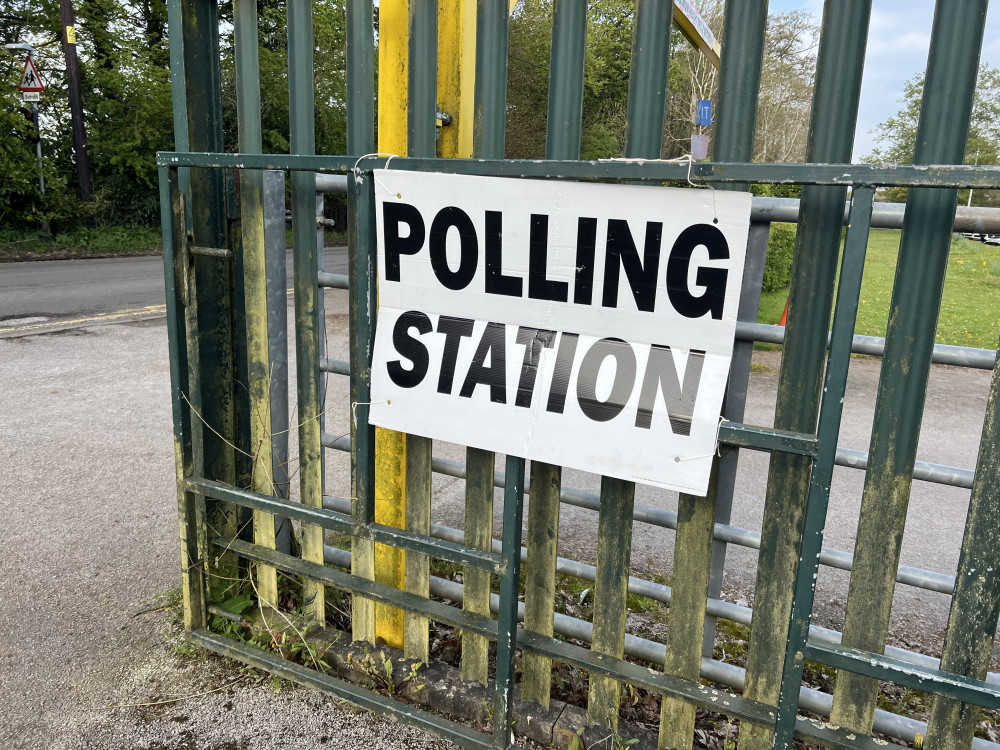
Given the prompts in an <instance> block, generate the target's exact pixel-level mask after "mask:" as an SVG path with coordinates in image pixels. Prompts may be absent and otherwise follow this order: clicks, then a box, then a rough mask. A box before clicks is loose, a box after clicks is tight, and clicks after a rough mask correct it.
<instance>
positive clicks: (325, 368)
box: [319, 357, 351, 376]
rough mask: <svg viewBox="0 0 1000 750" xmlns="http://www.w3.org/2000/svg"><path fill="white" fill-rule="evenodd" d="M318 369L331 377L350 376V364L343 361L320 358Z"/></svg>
mask: <svg viewBox="0 0 1000 750" xmlns="http://www.w3.org/2000/svg"><path fill="white" fill-rule="evenodd" d="M319 369H320V370H321V371H322V372H329V373H331V374H333V375H347V376H350V374H351V363H350V362H348V361H346V360H343V359H329V358H328V357H320V358H319Z"/></svg>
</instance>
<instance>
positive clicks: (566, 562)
mask: <svg viewBox="0 0 1000 750" xmlns="http://www.w3.org/2000/svg"><path fill="white" fill-rule="evenodd" d="M323 507H324V508H330V509H331V510H338V511H341V512H346V511H345V510H344V509H345V508H349V507H350V501H348V500H345V499H343V498H338V497H331V496H329V495H326V496H324V498H323ZM664 512H666V511H664ZM674 518H675V519H676V514H674ZM719 527H720V524H716V530H718V528H719ZM743 531H745V529H743ZM750 533H756V532H750ZM431 536H434V537H437V538H439V539H448V540H450V541H453V542H456V543H459V544H460V543H462V542H463V541H464V539H465V532H463V531H462V530H461V529H454V528H451V527H449V526H443V525H441V524H436V523H434V524H431ZM716 538H718V536H717V537H716ZM757 541H758V546H759V544H760V534H759V533H758V534H757ZM499 550H500V542H499V541H498V540H496V539H494V540H493V551H494V552H498V551H499ZM838 552H839V551H838ZM840 554H842V555H848V553H846V552H841V553H840ZM527 555H528V553H527V549H526V548H524V547H522V548H521V561H522V562H527ZM848 557H851V556H850V555H848ZM901 567H902V566H901ZM556 570H557V571H558V572H559V573H562V574H564V575H569V576H573V577H574V578H579V579H580V580H583V581H595V580H596V578H597V569H596V568H595V567H594V566H593V565H588V564H587V563H582V562H579V561H577V560H570V559H568V558H565V557H557V558H556ZM628 592H629V593H630V594H637V595H639V596H645V597H647V598H649V599H654V600H656V601H659V602H663V603H664V604H670V601H671V598H672V595H673V591H672V589H671V587H670V586H667V585H665V584H662V583H654V582H653V581H647V580H645V579H643V578H637V577H635V576H629V579H628ZM706 614H708V615H709V616H711V617H721V618H722V619H725V620H729V621H731V622H735V623H738V624H740V625H746V626H749V625H750V623H751V620H752V617H753V610H752V609H751V608H750V607H744V606H742V605H739V604H734V603H732V602H727V601H724V600H722V599H714V598H709V599H708V604H707V607H706ZM809 638H810V640H811V641H815V642H816V643H825V644H830V645H834V646H836V645H839V644H840V643H841V633H840V631H837V630H832V629H830V628H823V627H820V626H819V625H810V626H809ZM885 654H886V656H890V657H893V658H895V659H899V660H900V661H904V662H909V663H911V664H915V665H917V666H920V667H924V668H926V669H937V668H938V667H939V666H940V661H939V660H937V659H935V658H933V657H931V656H927V655H926V654H921V653H918V652H916V651H909V650H907V649H902V648H897V647H896V646H886V649H885ZM986 681H987V682H988V683H990V684H992V685H998V686H1000V674H998V673H995V672H990V673H989V675H988V676H987V678H986Z"/></svg>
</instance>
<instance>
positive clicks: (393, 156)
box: [351, 151, 403, 198]
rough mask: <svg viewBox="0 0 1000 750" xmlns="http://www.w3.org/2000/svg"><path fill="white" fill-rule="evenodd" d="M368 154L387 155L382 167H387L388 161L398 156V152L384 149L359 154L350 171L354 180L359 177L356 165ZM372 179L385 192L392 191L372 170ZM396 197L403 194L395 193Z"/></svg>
mask: <svg viewBox="0 0 1000 750" xmlns="http://www.w3.org/2000/svg"><path fill="white" fill-rule="evenodd" d="M369 156H387V157H389V158H387V159H386V160H385V164H384V165H383V166H382V168H383V169H388V168H389V162H391V161H392V160H393V159H395V158H397V157H399V154H390V153H388V152H386V151H376V152H374V153H371V154H363V155H362V156H359V157H358V160H357V161H356V162H354V167H353V168H352V170H351V171H352V172H354V179H355V180H357V179H359V178H360V177H361V170H359V169H358V165H359V164H360V163H361V160H362V159H367V158H368V157H369ZM400 158H401V157H400ZM372 179H373V180H375V184H376V185H378V186H379V187H381V188H382V189H383V190H385V192H387V193H390V194H391V193H392V191H391V190H390V189H389V188H387V187H386V186H385V183H384V182H381V181H380V180H379V179H378V177H376V176H375V173H374V172H372ZM396 197H397V198H402V197H403V196H402V195H401V194H400V193H396Z"/></svg>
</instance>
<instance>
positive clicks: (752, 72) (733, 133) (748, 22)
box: [712, 0, 767, 189]
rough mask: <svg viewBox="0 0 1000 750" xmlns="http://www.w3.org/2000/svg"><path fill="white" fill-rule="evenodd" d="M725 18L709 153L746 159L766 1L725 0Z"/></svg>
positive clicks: (717, 157) (754, 111)
mask: <svg viewBox="0 0 1000 750" xmlns="http://www.w3.org/2000/svg"><path fill="white" fill-rule="evenodd" d="M725 19H726V23H725V28H724V29H723V31H722V39H723V41H722V62H721V64H720V66H719V106H718V112H717V113H716V115H715V128H714V133H713V137H714V140H715V145H714V146H713V148H712V156H713V158H714V159H715V161H725V162H729V161H735V162H740V161H750V160H751V158H752V157H753V136H754V129H755V124H756V121H757V94H758V93H759V92H760V70H761V62H762V60H763V56H764V31H765V29H766V28H767V0H726V13H725ZM720 189H721V188H720ZM740 189H745V188H740Z"/></svg>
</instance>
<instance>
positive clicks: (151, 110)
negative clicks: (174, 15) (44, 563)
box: [0, 0, 346, 233]
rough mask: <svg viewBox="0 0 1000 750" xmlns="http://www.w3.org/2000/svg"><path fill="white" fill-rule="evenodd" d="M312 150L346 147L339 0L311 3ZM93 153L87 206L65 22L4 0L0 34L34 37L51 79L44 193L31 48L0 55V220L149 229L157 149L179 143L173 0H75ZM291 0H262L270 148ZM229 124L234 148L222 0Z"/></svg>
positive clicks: (279, 142)
mask: <svg viewBox="0 0 1000 750" xmlns="http://www.w3.org/2000/svg"><path fill="white" fill-rule="evenodd" d="M313 6H314V10H313V21H314V33H315V44H316V48H317V50H318V52H317V54H316V55H315V77H314V81H315V92H316V94H315V95H316V148H317V153H343V152H344V150H345V148H346V119H345V111H344V103H345V99H346V83H345V78H344V70H345V60H344V55H345V33H344V24H345V18H344V2H343V0H316V2H315V3H314V4H313ZM75 11H76V17H77V23H76V27H77V53H78V59H79V63H80V74H81V88H82V98H83V106H84V118H85V125H86V130H87V138H88V155H89V159H90V165H91V172H92V176H93V183H94V193H95V200H94V202H93V203H89V204H82V203H81V202H80V201H79V199H78V198H77V195H78V186H77V176H76V166H75V156H74V152H73V147H72V144H73V136H72V127H71V120H70V110H69V96H68V88H67V83H66V75H65V62H64V59H63V53H62V48H61V44H60V34H61V29H62V23H61V21H60V17H59V3H58V2H57V1H56V0H4V2H3V3H0V40H2V41H3V43H5V44H6V43H12V42H27V43H30V44H32V45H34V46H35V48H36V50H37V57H36V62H37V65H38V67H39V70H40V72H41V75H42V77H43V79H44V80H45V83H46V85H47V89H46V92H45V94H44V95H43V96H42V101H41V102H40V110H41V126H42V127H41V144H42V153H43V160H44V165H43V169H44V173H45V181H46V192H45V194H44V195H42V193H41V191H40V190H39V186H38V163H37V159H36V157H35V147H34V142H33V137H34V134H35V129H34V127H33V126H32V125H31V124H29V123H28V121H27V120H25V118H24V116H23V114H22V113H21V112H20V111H19V110H20V106H21V102H20V99H19V96H18V95H17V93H16V91H15V87H16V85H17V82H18V78H19V76H20V73H21V67H22V65H23V62H24V57H23V55H22V54H21V53H10V52H8V51H6V50H4V51H3V52H2V53H0V227H3V228H7V229H10V228H20V229H32V228H33V229H37V228H38V227H39V226H40V225H41V222H43V221H47V222H53V230H54V231H56V232H57V233H61V232H63V231H65V230H66V229H67V228H70V227H72V226H74V225H75V224H77V223H79V220H80V219H81V218H84V217H89V218H90V219H91V222H90V223H93V221H95V220H96V222H97V223H98V224H103V225H140V226H154V225H155V224H157V223H158V221H159V196H158V191H157V171H156V162H155V158H156V152H157V151H160V150H171V149H172V148H173V146H174V134H173V108H172V101H171V83H170V71H169V61H170V54H169V46H168V40H167V3H166V0H142V2H136V0H76V2H75ZM286 13H287V2H286V0H277V1H276V2H258V16H259V24H258V34H259V53H260V76H259V80H260V92H261V122H262V135H263V145H264V152H265V153H281V152H284V153H287V152H288V150H289V143H288V120H289V117H288V116H289V110H288V81H287V71H288V50H287V34H286V30H285V27H286ZM219 14H220V21H221V24H220V31H221V33H222V37H221V39H220V52H221V55H222V97H221V100H222V105H223V131H224V142H225V147H226V149H227V150H230V151H235V150H236V149H237V146H238V143H237V120H236V95H235V86H236V76H235V66H234V62H233V46H232V2H231V0H230V1H229V2H226V1H223V2H221V3H220V9H219Z"/></svg>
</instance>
